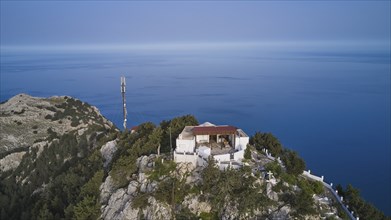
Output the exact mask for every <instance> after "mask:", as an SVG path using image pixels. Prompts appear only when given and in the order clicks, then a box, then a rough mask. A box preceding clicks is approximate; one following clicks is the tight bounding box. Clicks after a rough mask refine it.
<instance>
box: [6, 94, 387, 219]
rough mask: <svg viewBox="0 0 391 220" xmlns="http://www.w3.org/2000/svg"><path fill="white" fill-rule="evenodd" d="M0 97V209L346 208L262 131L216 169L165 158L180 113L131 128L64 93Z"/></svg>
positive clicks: (305, 213) (294, 213) (145, 213)
mask: <svg viewBox="0 0 391 220" xmlns="http://www.w3.org/2000/svg"><path fill="white" fill-rule="evenodd" d="M0 107H1V112H0V123H1V136H0V150H1V157H0V164H1V171H0V219H295V218H296V219H341V218H342V219H345V218H346V215H344V212H343V211H342V210H341V208H340V207H339V205H338V203H337V202H336V201H334V199H333V197H332V196H331V195H330V192H329V191H328V190H327V189H325V188H324V187H323V185H322V184H321V183H320V182H316V181H310V180H308V179H307V178H305V177H304V176H302V175H301V173H302V171H303V169H304V167H305V164H304V161H302V159H301V158H300V157H298V155H297V154H296V153H295V152H293V151H290V150H287V149H284V148H283V147H282V145H281V144H280V143H279V141H278V139H277V138H275V137H274V136H272V135H271V134H267V133H256V134H255V135H254V136H253V137H251V139H250V142H251V146H249V147H248V149H249V150H248V151H247V152H246V156H245V157H246V161H245V162H244V166H243V167H242V168H241V169H238V170H234V169H228V170H224V171H220V170H219V169H218V168H217V166H216V165H215V163H214V161H213V160H210V161H209V163H208V165H207V166H206V167H193V166H192V165H191V164H186V163H181V164H176V163H174V162H173V161H172V160H171V155H170V153H169V152H170V148H169V143H170V139H169V137H170V135H169V134H170V133H169V132H170V131H171V132H172V136H173V137H172V138H173V140H171V141H173V143H175V137H177V135H178V134H179V133H180V131H181V130H182V129H183V128H184V126H185V125H196V124H198V121H197V120H196V119H195V118H194V117H193V116H190V115H186V116H182V117H178V118H174V119H172V120H169V121H162V122H161V123H160V124H159V125H154V124H153V123H151V122H147V123H143V124H141V125H139V126H138V129H137V132H133V133H131V132H130V131H124V132H121V131H119V130H118V129H117V128H115V126H114V125H113V124H112V123H111V122H109V121H108V120H106V119H105V118H104V117H103V116H102V115H101V114H100V113H99V111H98V110H97V109H96V108H95V107H93V106H90V105H89V104H87V103H84V102H82V101H80V100H77V99H74V98H70V97H65V96H64V97H51V98H35V97H31V96H28V95H26V94H20V95H17V96H15V97H13V98H12V99H10V100H8V101H7V102H5V103H2V104H1V106H0ZM169 128H170V129H169ZM158 149H160V150H158ZM263 149H268V150H270V152H273V153H275V154H277V155H279V156H280V157H281V160H274V159H271V158H270V157H269V156H268V155H266V154H265V152H264V151H263ZM160 152H161V153H160ZM341 191H342V190H341ZM345 196H346V197H345V198H347V199H349V198H351V199H356V198H353V197H352V196H351V195H350V194H349V191H347V192H346V195H345ZM349 196H350V197H349ZM355 201H356V200H355ZM352 204H353V203H352ZM369 215H370V216H373V217H374V218H372V219H386V218H385V217H384V215H381V213H380V212H378V211H377V212H373V213H370V214H369ZM360 219H365V218H360Z"/></svg>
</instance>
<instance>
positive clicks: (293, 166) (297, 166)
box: [281, 150, 305, 176]
mask: <svg viewBox="0 0 391 220" xmlns="http://www.w3.org/2000/svg"><path fill="white" fill-rule="evenodd" d="M281 159H282V162H283V163H284V165H285V167H286V172H287V173H289V174H293V175H295V176H298V175H300V174H302V173H303V170H304V169H305V162H304V160H303V159H301V158H300V157H299V155H297V153H296V152H295V151H291V150H284V153H283V155H282V158H281Z"/></svg>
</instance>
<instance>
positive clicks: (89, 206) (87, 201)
mask: <svg viewBox="0 0 391 220" xmlns="http://www.w3.org/2000/svg"><path fill="white" fill-rule="evenodd" d="M74 213H75V218H76V219H78V220H79V219H80V220H85V219H89V220H95V219H98V218H99V216H100V204H99V199H97V198H95V196H86V197H84V199H83V200H82V201H80V202H79V203H78V204H77V205H76V206H75V207H74Z"/></svg>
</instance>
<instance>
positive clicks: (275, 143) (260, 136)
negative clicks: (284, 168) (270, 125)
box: [250, 132, 283, 156]
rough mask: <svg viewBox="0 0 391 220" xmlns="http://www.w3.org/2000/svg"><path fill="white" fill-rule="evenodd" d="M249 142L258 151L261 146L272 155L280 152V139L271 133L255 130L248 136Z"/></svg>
mask: <svg viewBox="0 0 391 220" xmlns="http://www.w3.org/2000/svg"><path fill="white" fill-rule="evenodd" d="M250 144H252V145H253V146H255V148H256V149H257V150H258V151H260V150H262V148H265V149H268V150H269V152H270V153H271V154H272V155H273V156H279V155H280V154H281V152H282V149H283V148H282V145H281V143H280V141H279V140H278V139H277V138H276V137H275V136H273V135H272V134H271V133H262V132H256V133H255V134H254V136H252V137H251V138H250Z"/></svg>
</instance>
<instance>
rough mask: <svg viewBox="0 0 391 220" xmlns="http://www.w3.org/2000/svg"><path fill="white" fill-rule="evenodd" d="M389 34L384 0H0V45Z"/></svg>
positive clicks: (375, 37)
mask: <svg viewBox="0 0 391 220" xmlns="http://www.w3.org/2000/svg"><path fill="white" fill-rule="evenodd" d="M389 39H390V1H375V2H374V1H342V2H340V1H317V2H311V1H276V2H271V1H245V2H236V1H215V2H205V1H200V2H197V1H190V2H179V1H173V2H162V1H149V2H141V1H137V2H128V1H117V2H106V1H104V2H102V1H82V2H77V1H61V2H50V1H34V2H29V1H16V2H11V1H5V2H4V1H1V46H2V47H6V46H26V45H27V46H34V45H35V46H37V45H38V46H51V45H80V44H84V45H103V44H105V45H107V44H110V45H111V44H116V45H121V44H131V45H134V44H136V45H137V44H151V43H152V44H161V43H189V42H190V43H199V42H267V41H360V42H361V41H362V42H386V43H388V42H389Z"/></svg>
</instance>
